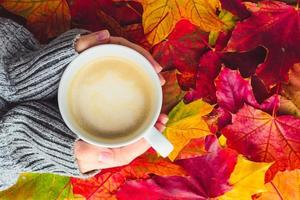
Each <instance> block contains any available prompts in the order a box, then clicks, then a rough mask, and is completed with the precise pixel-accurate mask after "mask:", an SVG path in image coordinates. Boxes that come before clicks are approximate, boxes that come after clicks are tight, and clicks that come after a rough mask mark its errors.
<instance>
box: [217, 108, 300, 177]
mask: <svg viewBox="0 0 300 200" xmlns="http://www.w3.org/2000/svg"><path fill="white" fill-rule="evenodd" d="M299 124H300V119H299V118H296V117H294V116H291V115H285V116H271V115H269V114H268V113H265V112H263V111H261V110H258V109H255V108H253V107H251V106H248V105H244V107H243V108H242V109H240V110H239V111H238V112H237V114H233V117H232V124H231V125H228V126H226V127H225V128H224V129H223V130H222V133H223V134H224V136H225V137H226V138H227V145H228V147H229V148H233V149H236V150H237V151H238V152H239V153H241V154H243V155H245V156H246V157H247V158H248V159H250V160H252V161H257V162H273V161H276V162H275V163H274V165H275V166H276V165H278V162H279V163H280V162H283V163H281V165H283V166H284V168H285V169H289V170H291V169H295V168H299V167H300V159H299V158H300V142H299V141H300V135H299V134H298V133H299V132H300V129H299V127H300V126H299ZM272 167H273V166H272ZM272 167H271V168H272ZM284 168H278V167H277V168H274V169H275V171H273V174H275V173H276V172H277V171H278V170H284Z"/></svg>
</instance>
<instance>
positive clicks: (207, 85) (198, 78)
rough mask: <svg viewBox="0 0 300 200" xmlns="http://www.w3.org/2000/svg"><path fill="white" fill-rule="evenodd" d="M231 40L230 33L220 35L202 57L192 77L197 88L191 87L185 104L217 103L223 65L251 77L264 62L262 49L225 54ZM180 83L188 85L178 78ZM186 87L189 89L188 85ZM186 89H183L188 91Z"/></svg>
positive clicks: (184, 73) (185, 98)
mask: <svg viewBox="0 0 300 200" xmlns="http://www.w3.org/2000/svg"><path fill="white" fill-rule="evenodd" d="M229 38H230V33H221V34H219V36H218V38H217V41H216V44H215V48H212V47H210V49H211V50H209V51H207V52H205V53H204V54H202V55H201V57H200V59H199V65H198V67H197V70H196V73H194V76H192V78H193V77H194V79H195V87H191V86H190V88H189V91H188V93H187V94H186V95H185V97H184V101H185V102H187V103H188V102H191V101H194V100H197V99H200V98H203V99H204V100H205V101H207V102H209V103H211V104H214V103H216V101H217V98H216V86H215V79H216V77H217V76H218V74H219V72H220V69H221V67H222V66H223V65H225V66H226V67H230V68H232V69H239V71H240V72H241V73H243V74H244V75H248V76H250V75H251V74H252V71H253V69H254V70H255V69H256V67H257V65H258V64H259V63H261V62H263V59H264V55H265V54H264V51H263V50H262V48H256V49H253V50H252V51H249V52H246V53H230V52H224V48H225V47H226V45H227V42H228V40H229ZM186 74H188V75H189V74H190V73H186V72H183V73H181V75H183V76H184V75H186ZM191 80H193V79H191ZM178 81H179V84H180V85H183V84H186V83H182V82H184V81H180V77H178ZM184 86H185V87H187V85H184ZM185 87H184V88H183V89H186V88H185Z"/></svg>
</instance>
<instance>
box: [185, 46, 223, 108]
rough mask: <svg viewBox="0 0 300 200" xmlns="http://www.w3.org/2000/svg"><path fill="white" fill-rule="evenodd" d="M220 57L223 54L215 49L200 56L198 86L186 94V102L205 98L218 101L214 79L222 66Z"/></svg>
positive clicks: (208, 100) (197, 76)
mask: <svg viewBox="0 0 300 200" xmlns="http://www.w3.org/2000/svg"><path fill="white" fill-rule="evenodd" d="M220 58H221V54H220V53H219V52H215V51H208V52H207V53H205V54H204V55H203V56H202V57H201V58H200V61H199V67H198V71H197V75H196V88H195V89H192V90H191V91H189V92H188V93H187V94H186V95H185V97H184V100H185V102H192V101H194V100H197V99H201V98H203V99H204V100H206V101H207V102H210V103H212V104H213V103H216V87H215V84H214V80H215V78H216V77H217V76H218V74H219V72H220V69H221V67H222V65H221V59H220Z"/></svg>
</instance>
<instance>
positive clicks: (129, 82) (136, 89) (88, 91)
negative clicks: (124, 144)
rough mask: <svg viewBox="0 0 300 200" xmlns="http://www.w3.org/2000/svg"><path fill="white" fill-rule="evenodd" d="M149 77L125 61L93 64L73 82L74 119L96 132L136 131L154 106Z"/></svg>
mask: <svg viewBox="0 0 300 200" xmlns="http://www.w3.org/2000/svg"><path fill="white" fill-rule="evenodd" d="M148 79H149V78H148V77H147V75H145V73H144V72H142V71H141V70H137V68H133V67H132V66H131V65H129V64H128V63H124V61H123V63H122V62H120V60H119V61H116V60H110V61H109V60H107V61H106V62H105V61H102V62H100V61H99V62H98V63H97V62H94V63H93V64H90V65H89V66H87V67H86V68H85V69H84V70H82V71H80V73H78V74H77V76H76V77H75V78H74V81H73V83H72V87H71V88H72V89H71V92H70V101H69V102H70V105H71V110H72V113H73V115H74V117H75V120H76V121H78V122H80V124H81V125H80V126H83V127H84V128H85V129H86V130H87V131H89V132H93V133H94V134H97V133H101V134H104V133H105V134H112V133H116V134H120V133H122V132H126V131H127V132H130V131H133V130H134V129H136V128H137V124H138V123H142V121H143V120H145V119H144V118H145V117H146V115H147V114H148V113H149V109H150V107H151V105H150V104H151V103H150V102H151V100H150V99H151V92H150V91H151V89H150V87H149V82H148V81H150V80H148ZM147 80H148V81H147Z"/></svg>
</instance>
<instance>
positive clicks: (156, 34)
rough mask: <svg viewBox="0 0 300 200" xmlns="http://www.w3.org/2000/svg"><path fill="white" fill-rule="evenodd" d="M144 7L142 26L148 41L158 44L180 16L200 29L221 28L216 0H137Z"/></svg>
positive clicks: (218, 4)
mask: <svg viewBox="0 0 300 200" xmlns="http://www.w3.org/2000/svg"><path fill="white" fill-rule="evenodd" d="M138 1H139V2H140V3H141V4H142V5H143V8H144V12H143V27H144V32H145V35H146V36H147V38H148V41H149V42H150V43H151V44H152V45H155V44H158V43H159V42H161V41H162V40H164V39H165V38H166V37H167V36H168V35H169V34H170V33H171V31H172V30H173V28H174V26H175V24H176V23H177V22H178V21H179V20H180V19H182V18H186V19H189V20H190V21H191V22H192V23H194V24H196V25H197V26H199V28H200V29H201V30H204V31H207V32H208V31H211V30H221V29H222V26H223V24H222V22H221V21H220V20H219V19H218V17H217V16H216V14H215V13H216V9H217V8H219V6H220V3H219V1H218V0H212V1H205V0H192V1H184V0H173V1H170V0H162V1H154V0H138Z"/></svg>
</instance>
